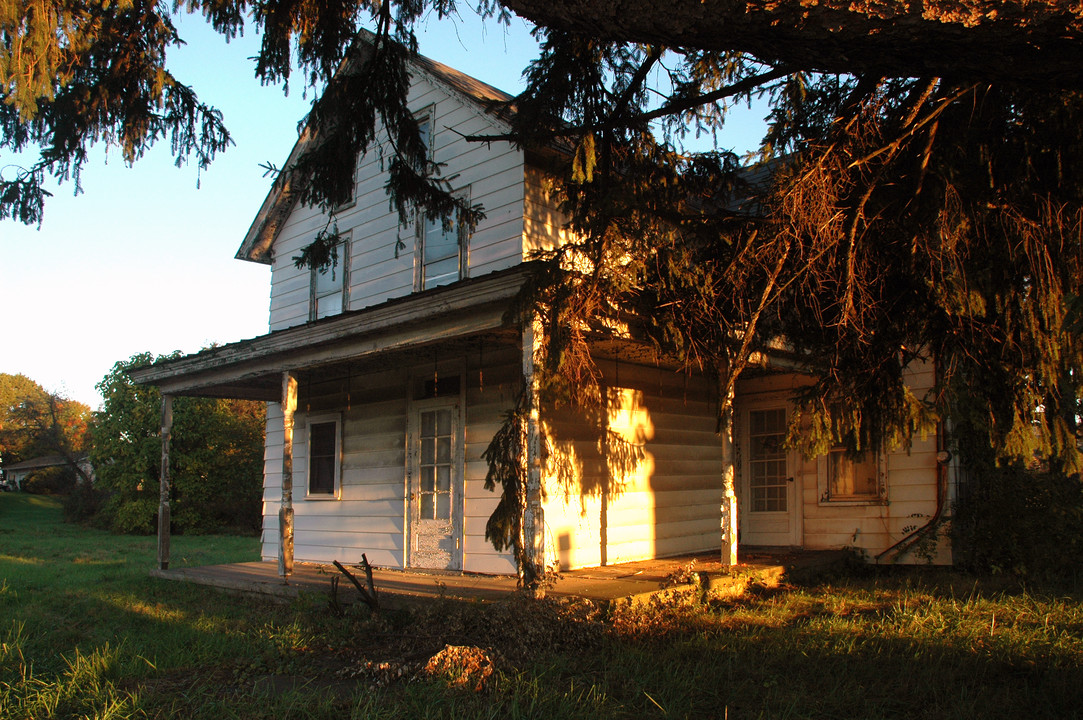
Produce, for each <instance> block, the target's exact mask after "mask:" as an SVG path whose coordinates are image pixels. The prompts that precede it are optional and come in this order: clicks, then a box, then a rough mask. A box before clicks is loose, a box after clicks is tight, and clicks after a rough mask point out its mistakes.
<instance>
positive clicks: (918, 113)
mask: <svg viewBox="0 0 1083 720" xmlns="http://www.w3.org/2000/svg"><path fill="white" fill-rule="evenodd" d="M0 2H2V4H0V48H2V52H0V100H2V102H0V128H2V129H3V130H2V133H3V135H2V137H3V147H4V148H7V149H14V150H22V149H25V148H27V147H30V146H38V147H40V148H41V156H40V161H39V162H37V163H36V164H33V165H32V166H31V167H28V168H25V169H22V170H20V171H19V172H18V173H17V174H16V175H15V176H14V177H4V178H0V217H6V216H12V217H17V218H19V219H21V220H23V221H25V222H34V221H36V220H38V219H40V217H41V212H42V207H43V205H42V203H43V198H44V191H43V189H42V182H43V181H44V179H45V177H46V176H47V175H53V176H56V177H60V178H67V177H69V176H72V177H74V179H75V180H76V182H77V181H78V171H79V168H80V166H81V165H82V163H83V162H85V158H86V147H87V146H88V145H89V144H90V143H93V142H96V141H104V142H109V143H114V144H117V145H119V146H120V147H121V148H122V149H123V152H124V156H125V158H126V159H127V160H134V159H136V158H138V157H139V155H140V154H141V153H142V152H143V151H144V150H145V148H146V147H147V146H148V145H149V144H151V143H153V142H155V141H157V140H159V139H163V138H169V141H170V143H171V145H172V148H173V150H174V153H175V154H176V155H177V157H178V159H179V160H183V159H185V158H188V157H194V159H195V161H196V162H198V163H200V164H205V163H207V162H209V161H210V160H211V159H212V158H213V156H214V155H215V153H216V152H218V151H220V150H222V149H224V148H225V147H226V145H228V142H229V136H228V133H227V131H226V130H225V128H224V127H223V126H222V124H221V120H220V118H219V116H218V114H217V113H216V112H215V111H214V110H213V109H212V108H209V107H207V106H205V105H203V104H201V103H200V102H199V101H198V99H197V98H196V96H195V94H194V92H193V91H192V90H191V89H190V88H188V87H187V86H185V85H184V84H183V83H182V82H181V81H180V80H178V79H176V78H174V77H173V76H172V75H171V74H170V73H169V72H168V69H167V66H166V55H167V51H168V50H169V48H170V47H172V46H173V45H175V44H176V43H177V42H178V41H179V38H178V37H177V34H176V31H175V29H174V27H173V25H172V23H171V21H170V15H169V8H168V7H167V6H166V5H164V4H160V3H151V2H139V1H138V0H125V1H124V2H120V3H91V4H90V5H85V4H72V3H70V2H60V3H58V4H53V5H49V6H47V8H46V11H45V12H42V11H41V8H42V7H43V6H41V5H33V4H28V3H23V2H21V1H19V0H0ZM481 7H482V10H483V12H485V13H487V14H490V15H500V14H502V13H505V12H507V8H511V9H513V10H516V11H518V12H522V13H523V14H524V15H525V16H527V17H529V18H531V19H532V20H534V21H536V22H538V23H539V30H538V37H539V40H540V41H541V51H540V55H539V57H538V58H537V59H536V60H535V61H534V62H533V63H532V64H531V65H530V67H529V68H528V71H527V79H528V86H527V89H526V90H525V92H524V93H523V94H522V95H521V96H520V97H519V98H517V99H516V100H515V103H514V107H515V113H514V115H513V117H514V118H515V124H514V128H513V131H512V133H511V134H510V135H509V136H507V137H506V138H502V139H507V140H510V141H512V142H515V143H517V144H519V145H521V146H524V147H526V148H527V149H529V150H540V151H541V153H540V155H541V156H542V157H546V158H550V159H551V160H552V163H553V167H552V168H551V170H552V174H553V176H554V177H555V178H556V179H557V182H558V185H559V187H558V190H559V193H560V194H561V196H562V198H563V200H564V203H565V207H566V209H567V210H568V213H569V216H570V217H571V221H572V226H573V228H574V229H575V230H576V233H577V238H578V239H577V241H576V242H574V243H572V244H570V245H569V246H567V247H564V248H561V249H559V250H558V251H556V252H554V253H553V254H551V255H550V256H548V257H547V258H545V260H546V262H544V263H543V264H542V266H541V269H540V270H539V274H538V277H537V279H536V282H535V283H534V284H532V288H533V293H532V295H531V297H530V298H527V299H526V305H527V307H529V308H530V309H531V310H536V311H537V312H538V314H539V316H540V317H541V318H542V319H543V321H544V322H545V324H546V325H547V330H548V333H547V335H546V343H547V347H546V350H547V359H546V367H547V368H548V373H547V376H548V377H547V379H545V378H543V379H544V381H545V384H546V386H547V387H551V388H553V389H554V390H555V391H556V395H555V396H560V397H566V398H567V399H570V400H573V401H576V402H580V403H583V402H587V403H590V402H597V401H598V397H599V393H598V392H597V388H596V386H595V385H594V384H593V383H592V382H590V380H591V379H592V378H594V377H596V372H595V371H594V370H593V368H592V364H591V359H590V355H589V353H588V352H586V348H587V342H588V340H589V339H590V338H591V337H593V336H594V335H593V334H597V333H604V332H605V328H606V327H611V326H613V323H601V322H599V320H602V319H617V320H619V321H621V322H624V321H625V320H626V319H627V317H626V316H625V315H624V309H626V308H633V309H634V310H635V311H636V317H638V318H639V320H640V322H642V323H643V325H644V328H643V329H644V332H646V333H647V335H648V336H649V337H650V338H652V339H653V341H654V342H655V343H657V345H658V347H659V351H660V352H664V353H666V354H669V355H673V356H675V357H678V358H680V359H682V360H683V361H684V362H685V363H687V365H688V367H689V368H699V369H702V370H704V371H706V372H709V373H711V374H712V375H714V376H716V377H717V378H718V383H719V385H720V391H721V396H722V397H727V396H728V391H729V390H731V389H732V388H733V386H734V384H735V382H736V381H737V378H738V377H739V376H740V373H741V372H742V371H743V370H744V368H745V367H746V366H747V365H748V364H749V362H750V361H751V359H752V358H754V357H756V353H757V352H759V351H764V350H777V349H778V347H779V341H780V340H782V341H783V346H784V347H785V349H786V351H787V352H788V353H790V354H791V356H792V360H793V362H794V363H795V364H797V365H798V366H801V367H803V369H805V370H806V371H808V372H810V373H811V374H813V375H814V376H815V377H816V378H817V383H816V385H815V386H813V387H812V388H811V389H810V390H809V391H808V392H807V393H806V395H805V396H804V397H803V398H802V408H803V410H804V418H808V419H809V422H807V423H805V424H804V425H803V426H802V427H807V428H811V432H809V433H807V434H805V436H804V441H805V442H806V443H807V444H808V445H809V446H810V447H812V448H815V447H822V446H823V445H824V444H826V443H831V444H835V443H839V442H841V443H843V444H845V445H846V446H848V447H849V448H850V449H851V450H852V451H854V452H860V451H862V450H864V449H866V448H871V447H875V446H878V445H883V444H890V443H892V442H896V441H905V440H906V439H907V438H908V437H909V436H910V434H911V433H913V432H915V431H916V430H918V429H920V428H922V427H927V426H928V424H929V422H931V421H932V420H933V419H935V418H936V417H943V415H944V414H945V412H947V411H948V410H950V408H951V407H952V405H953V403H955V402H956V399H957V397H958V395H959V393H958V389H959V388H965V389H966V392H967V393H969V394H976V395H977V396H978V398H979V399H980V408H981V412H982V413H983V414H984V416H985V417H987V418H988V422H987V423H985V424H984V425H983V427H986V428H988V434H989V443H990V445H991V446H992V447H994V448H995V449H996V450H997V451H998V452H1000V453H1002V454H1004V455H1006V456H1010V457H1017V458H1024V457H1029V456H1031V454H1032V453H1034V452H1039V453H1041V454H1043V455H1045V456H1046V457H1047V458H1050V459H1051V460H1052V461H1054V462H1055V463H1057V464H1058V465H1059V466H1061V467H1063V468H1065V469H1069V470H1071V469H1077V468H1078V467H1079V453H1078V449H1077V448H1078V422H1077V418H1078V415H1079V407H1078V405H1079V387H1078V386H1079V381H1078V378H1079V375H1080V371H1081V369H1083V349H1081V347H1080V342H1079V329H1080V303H1079V301H1078V300H1077V299H1076V297H1075V290H1076V288H1078V287H1080V285H1081V283H1080V280H1081V279H1083V278H1080V268H1081V253H1083V251H1081V245H1083V243H1081V234H1083V217H1081V212H1083V210H1081V207H1080V192H1081V183H1080V177H1079V170H1078V168H1079V167H1081V165H1080V162H1079V160H1080V157H1079V155H1080V153H1081V152H1083V142H1081V138H1080V132H1081V130H1080V128H1081V127H1083V124H1081V123H1080V115H1081V111H1083V104H1081V97H1080V83H1081V72H1083V70H1081V68H1083V62H1081V61H1083V41H1081V29H1083V10H1081V9H1080V7H1079V6H1078V5H1072V4H1070V3H1064V2H1059V1H1054V0H1048V1H1047V2H1029V1H1028V2H1023V1H1022V0H1009V1H1008V2H1003V3H997V4H996V6H995V7H992V8H991V7H990V6H989V4H988V3H985V2H979V1H978V0H958V1H957V2H952V3H925V4H923V5H922V12H921V13H917V12H914V11H913V10H912V9H911V4H910V3H903V2H902V1H901V0H878V1H877V2H875V3H873V2H849V1H848V2H845V3H843V2H835V1H834V0H831V1H828V2H821V3H815V4H811V5H810V4H808V3H803V2H797V1H796V0H784V1H783V2H777V3H766V4H760V5H755V4H748V3H733V2H730V1H729V0H708V1H707V2H700V0H694V1H693V0H678V1H677V2H674V3H665V4H658V3H641V2H627V3H621V2H617V3H612V2H605V3H603V2H600V1H596V0H595V1H588V2H567V1H565V0H560V1H555V0H544V2H542V1H541V0H504V2H503V3H497V2H496V1H495V0H482V3H481ZM454 10H455V6H454V3H453V2H451V1H450V0H449V1H445V0H439V1H438V2H437V1H434V2H432V3H429V2H415V3H404V2H384V3H375V2H357V1H356V0H338V1H336V2H329V3H316V4H313V3H302V2H297V1H295V0H288V1H287V2H276V3H270V4H268V3H258V2H257V3H249V2H245V1H244V0H238V1H237V2H232V3H217V2H200V1H199V0H192V1H191V2H189V3H188V4H186V5H184V6H183V7H179V8H178V11H185V12H193V13H195V12H198V13H201V14H203V15H204V16H205V17H206V18H207V20H208V22H210V23H211V24H212V25H213V26H214V27H215V28H216V29H217V30H218V31H219V32H221V33H222V34H224V35H226V36H227V37H230V36H232V35H234V34H236V33H237V32H238V31H239V30H240V29H241V27H242V25H243V24H244V22H245V21H246V20H247V21H249V22H252V23H253V24H255V26H256V28H257V29H258V30H260V31H262V33H263V46H262V49H261V52H260V55H259V57H258V59H257V64H256V74H257V77H258V78H259V79H260V80H261V81H263V82H284V81H288V80H289V79H290V73H291V69H292V65H291V63H292V62H294V61H295V62H296V63H297V64H298V66H299V67H300V70H301V72H302V73H303V76H304V77H303V81H304V82H305V83H308V84H312V85H315V86H318V87H320V88H323V89H325V91H324V92H322V94H320V97H319V99H318V100H316V101H315V102H314V104H313V108H312V112H311V113H310V115H309V118H308V122H307V125H306V129H305V135H304V137H303V141H302V149H303V152H302V153H300V155H299V157H297V158H295V160H294V162H292V163H291V164H289V165H287V166H286V167H283V168H282V169H281V172H280V173H279V175H278V178H277V182H278V183H280V184H281V187H282V189H283V191H284V192H286V193H287V194H289V193H296V196H297V199H298V200H299V201H300V202H304V203H309V204H315V205H320V206H322V207H324V208H327V209H329V210H331V209H333V208H334V207H335V206H336V205H337V204H339V203H340V202H342V201H343V200H344V199H345V198H346V191H347V188H348V187H349V183H350V179H351V177H352V173H353V171H354V163H355V160H356V158H357V156H358V154H359V153H361V152H363V151H365V150H366V149H367V148H369V147H371V146H372V145H373V144H374V143H375V142H377V141H378V140H379V142H381V147H383V148H385V149H386V150H387V151H388V152H389V153H390V154H389V156H388V165H387V167H388V168H389V170H390V174H391V181H390V182H389V185H388V192H389V194H390V196H391V198H392V201H393V202H394V204H395V205H396V207H398V209H399V211H400V213H402V216H403V217H404V218H406V217H409V216H410V215H411V213H412V212H413V211H414V210H415V209H417V208H420V209H422V210H423V211H425V212H426V213H428V214H430V215H431V216H443V217H447V216H449V215H450V214H452V213H456V214H458V215H459V216H460V219H462V220H463V221H465V223H466V224H467V225H469V224H470V223H471V222H474V221H476V220H477V219H478V217H480V212H481V209H480V208H472V207H466V206H465V205H464V204H462V202H461V201H459V202H457V201H456V200H455V199H454V198H453V197H451V196H450V195H449V194H448V193H447V186H446V184H445V183H444V182H443V181H442V180H441V177H440V168H438V167H434V166H432V165H431V164H430V163H428V161H427V160H426V158H425V156H424V153H423V150H422V143H421V140H420V137H419V134H418V130H417V127H416V124H415V122H414V120H413V117H412V115H411V114H410V113H409V112H408V110H407V108H406V106H405V99H406V89H407V87H408V80H407V73H406V66H405V63H406V61H407V59H408V58H409V57H410V55H411V53H413V52H415V51H416V40H415V38H414V34H413V28H414V26H415V24H416V23H417V21H418V20H419V18H421V17H423V16H424V15H425V14H426V13H429V12H435V13H436V15H437V16H438V17H439V18H445V17H446V16H447V15H450V14H452V13H454ZM363 27H367V28H368V29H369V30H371V32H370V33H362V32H360V31H361V29H362V28H363ZM133 38H138V40H139V42H133V41H132V39H133ZM755 97H766V98H767V99H768V100H769V102H770V104H771V117H770V120H771V127H770V131H769V133H768V135H767V137H766V138H765V141H764V145H763V147H762V148H761V154H760V160H761V161H762V162H764V163H765V165H764V169H763V170H762V171H761V172H757V173H751V174H750V173H749V172H748V171H742V170H740V169H739V167H738V163H737V161H736V158H734V157H733V156H732V155H731V154H728V153H725V152H692V151H689V150H688V149H687V148H686V143H685V141H686V140H687V139H688V138H689V137H690V135H693V136H694V135H697V134H702V133H708V134H710V133H712V132H714V131H715V130H717V129H718V128H719V127H720V126H721V124H722V123H723V122H724V120H725V111H726V109H727V107H729V106H730V105H731V104H733V103H739V102H746V101H748V100H749V99H751V98H755ZM474 139H475V140H478V141H485V142H490V141H494V140H497V139H501V138H474ZM8 172H9V173H10V171H8ZM332 215H333V213H332ZM329 227H332V228H333V225H329ZM313 239H314V241H315V240H318V242H314V243H313V245H312V246H310V248H309V249H308V251H307V253H306V254H305V255H304V256H303V257H302V262H304V263H308V264H317V265H318V264H322V263H325V262H328V261H329V259H330V255H329V252H328V248H330V247H333V244H334V241H335V240H336V238H335V233H334V232H333V231H332V232H324V233H321V234H320V235H319V236H318V237H314V238H313ZM584 268H585V269H587V270H588V272H583V270H584ZM573 269H574V271H573ZM607 316H609V317H608V318H607ZM919 359H921V360H931V361H934V362H935V363H936V364H937V367H938V371H939V372H938V380H939V382H938V386H937V387H936V388H935V389H934V391H933V392H932V393H931V394H930V395H928V396H926V397H916V396H914V394H913V393H912V392H911V391H910V390H909V389H908V387H907V384H906V374H907V371H908V369H909V368H910V367H911V366H912V365H913V363H914V362H915V361H916V360H919ZM584 380H586V381H587V382H583V381H584ZM560 388H563V389H560ZM569 389H571V390H574V392H569ZM721 409H722V414H723V415H725V413H726V412H727V411H728V408H727V407H726V406H725V403H723V406H722V408H721ZM804 418H803V417H801V416H799V418H798V425H796V426H801V425H800V423H803V422H804Z"/></svg>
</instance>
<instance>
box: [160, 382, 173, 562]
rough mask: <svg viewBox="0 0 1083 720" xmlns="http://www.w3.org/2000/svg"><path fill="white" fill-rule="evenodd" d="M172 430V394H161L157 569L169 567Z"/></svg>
mask: <svg viewBox="0 0 1083 720" xmlns="http://www.w3.org/2000/svg"><path fill="white" fill-rule="evenodd" d="M172 431H173V396H172V395H162V464H161V470H160V472H159V475H158V569H159V570H168V569H169V521H170V516H169V441H170V435H171V434H172Z"/></svg>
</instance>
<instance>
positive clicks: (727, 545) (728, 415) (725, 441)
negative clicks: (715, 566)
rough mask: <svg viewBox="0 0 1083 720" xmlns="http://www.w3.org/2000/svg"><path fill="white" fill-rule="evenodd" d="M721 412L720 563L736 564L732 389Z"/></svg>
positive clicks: (735, 492)
mask: <svg viewBox="0 0 1083 720" xmlns="http://www.w3.org/2000/svg"><path fill="white" fill-rule="evenodd" d="M725 403H726V405H725V407H724V408H723V412H722V564H723V565H736V564H737V491H736V485H735V482H736V477H735V475H736V473H735V467H734V466H735V464H736V459H737V458H736V454H735V452H734V447H733V413H734V409H733V390H730V391H729V393H728V395H727V396H726V398H725Z"/></svg>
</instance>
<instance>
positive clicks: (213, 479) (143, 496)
mask: <svg viewBox="0 0 1083 720" xmlns="http://www.w3.org/2000/svg"><path fill="white" fill-rule="evenodd" d="M154 359H155V358H154V357H153V356H151V355H150V354H149V353H143V354H140V355H134V356H132V358H130V359H129V360H127V361H123V362H118V363H117V364H116V365H114V366H113V369H112V370H111V371H110V373H109V374H108V375H106V376H105V378H104V379H103V380H102V382H101V383H99V385H98V389H99V390H100V391H101V393H102V396H103V398H104V403H103V405H102V409H101V411H99V412H97V413H95V414H94V426H93V435H94V444H93V447H92V449H91V459H92V461H93V462H94V466H95V471H96V473H97V477H98V483H97V486H98V487H99V488H100V489H101V490H103V491H104V492H106V493H109V494H110V495H111V496H110V497H109V499H108V500H107V502H105V504H104V506H103V507H102V509H101V511H100V515H99V520H100V521H102V522H104V523H106V524H108V525H109V526H110V527H111V528H112V529H113V530H114V531H117V532H136V533H141V532H142V533H149V532H152V531H153V530H154V528H155V527H156V522H157V521H156V516H157V513H158V497H159V485H158V478H159V470H160V466H161V455H162V445H161V439H160V434H159V430H160V427H161V394H160V393H159V392H158V390H157V389H156V388H152V387H146V386H140V385H135V384H134V383H132V381H131V380H130V379H129V378H128V375H127V371H128V370H129V369H131V368H133V367H137V366H140V365H145V364H148V363H150V362H152V361H153V360H154ZM264 423H265V407H264V405H263V404H262V403H258V402H254V401H245V400H214V399H205V398H176V399H175V400H174V403H173V428H174V435H173V438H174V439H173V442H172V443H171V452H170V460H171V464H170V477H171V492H172V496H171V500H170V503H171V508H172V519H173V524H174V528H175V530H176V531H177V532H195V533H200V532H214V531H222V530H241V531H246V532H247V531H255V530H258V529H259V527H260V520H261V515H260V513H261V507H260V497H261V488H262V483H263V430H264Z"/></svg>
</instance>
